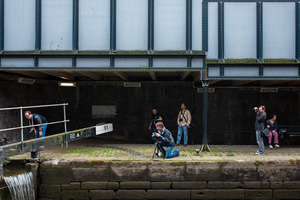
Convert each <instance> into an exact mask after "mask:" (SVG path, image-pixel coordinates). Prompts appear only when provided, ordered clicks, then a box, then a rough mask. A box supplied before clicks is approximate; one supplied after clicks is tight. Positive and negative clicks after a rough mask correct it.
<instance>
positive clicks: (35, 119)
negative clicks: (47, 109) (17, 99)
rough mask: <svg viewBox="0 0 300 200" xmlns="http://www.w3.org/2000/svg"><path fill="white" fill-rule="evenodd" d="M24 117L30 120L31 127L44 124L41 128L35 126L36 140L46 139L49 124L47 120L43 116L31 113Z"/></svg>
mask: <svg viewBox="0 0 300 200" xmlns="http://www.w3.org/2000/svg"><path fill="white" fill-rule="evenodd" d="M24 115H25V117H26V118H27V119H28V120H29V124H30V125H37V124H44V125H41V126H34V127H33V130H34V134H35V138H40V137H45V135H46V129H47V124H46V123H48V121H47V119H46V118H45V117H44V116H42V115H39V114H33V113H31V112H30V111H26V112H25V114H24Z"/></svg>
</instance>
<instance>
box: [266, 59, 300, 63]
mask: <svg viewBox="0 0 300 200" xmlns="http://www.w3.org/2000/svg"><path fill="white" fill-rule="evenodd" d="M263 62H264V63H296V60H294V59H264V60H263Z"/></svg>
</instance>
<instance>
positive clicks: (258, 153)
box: [255, 152, 264, 155]
mask: <svg viewBox="0 0 300 200" xmlns="http://www.w3.org/2000/svg"><path fill="white" fill-rule="evenodd" d="M255 155H264V154H263V153H260V152H256V153H255Z"/></svg>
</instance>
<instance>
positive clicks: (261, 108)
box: [258, 105, 266, 112]
mask: <svg viewBox="0 0 300 200" xmlns="http://www.w3.org/2000/svg"><path fill="white" fill-rule="evenodd" d="M258 110H259V112H265V110H266V107H265V106H263V105H261V106H259V108H258Z"/></svg>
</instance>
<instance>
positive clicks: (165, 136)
mask: <svg viewBox="0 0 300 200" xmlns="http://www.w3.org/2000/svg"><path fill="white" fill-rule="evenodd" d="M155 126H156V129H157V131H158V133H155V136H156V137H157V140H158V143H157V147H158V149H159V150H160V151H161V152H162V154H163V156H164V157H165V158H172V157H175V156H178V155H179V150H178V149H176V150H174V151H173V148H174V146H175V142H174V139H173V137H172V134H171V132H170V131H169V130H168V129H166V127H165V126H164V124H163V123H162V122H157V123H156V124H155ZM163 146H166V150H165V149H164V148H163Z"/></svg>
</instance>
